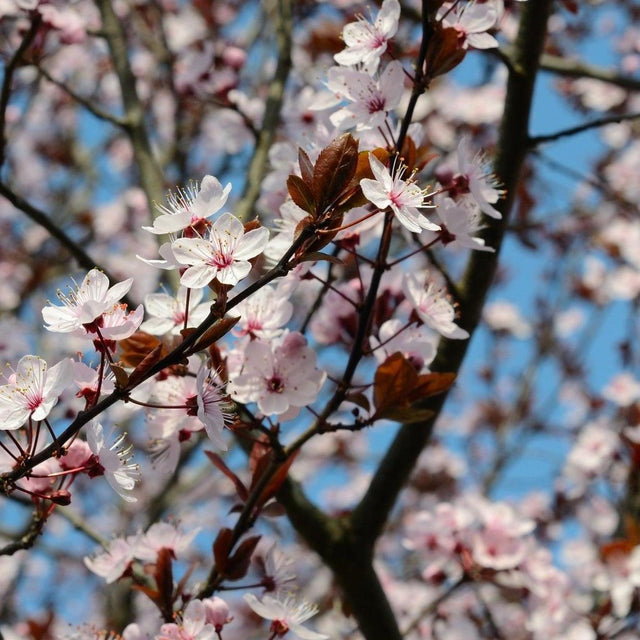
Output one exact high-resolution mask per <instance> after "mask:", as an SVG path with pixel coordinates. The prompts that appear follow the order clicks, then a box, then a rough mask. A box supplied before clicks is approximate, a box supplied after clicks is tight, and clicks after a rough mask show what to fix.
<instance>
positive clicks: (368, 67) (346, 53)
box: [334, 0, 400, 74]
mask: <svg viewBox="0 0 640 640" xmlns="http://www.w3.org/2000/svg"><path fill="white" fill-rule="evenodd" d="M399 18H400V3H399V2H398V0H384V2H383V3H382V6H381V7H380V11H379V12H378V15H377V16H376V18H375V20H374V19H372V20H371V21H367V20H366V19H365V18H364V17H360V18H358V21H357V22H350V23H349V24H347V25H346V26H345V27H344V29H343V30H342V39H343V40H344V43H345V45H346V49H344V50H343V51H340V53H336V55H335V56H334V59H335V61H336V62H337V63H338V64H341V65H347V66H353V65H356V64H360V63H361V64H362V65H363V67H364V69H365V71H366V72H367V73H369V74H373V73H375V71H376V69H377V68H378V65H379V64H380V58H381V56H382V54H384V52H385V51H386V50H387V47H388V46H389V40H391V38H393V36H394V35H395V33H396V31H397V30H398V20H399Z"/></svg>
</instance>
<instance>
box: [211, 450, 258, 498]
mask: <svg viewBox="0 0 640 640" xmlns="http://www.w3.org/2000/svg"><path fill="white" fill-rule="evenodd" d="M205 454H206V456H207V458H209V460H211V463H212V464H213V466H214V467H216V469H218V470H219V471H222V473H224V475H225V476H227V478H229V480H231V482H233V484H234V486H235V488H236V493H237V494H238V498H240V500H242V502H246V501H247V498H248V497H249V492H248V491H247V488H246V487H245V486H244V483H243V482H242V480H240V478H238V476H237V475H236V474H235V473H233V471H231V469H229V467H228V466H227V465H226V463H225V461H224V460H223V459H222V458H221V457H220V456H219V455H218V454H217V453H213V451H205Z"/></svg>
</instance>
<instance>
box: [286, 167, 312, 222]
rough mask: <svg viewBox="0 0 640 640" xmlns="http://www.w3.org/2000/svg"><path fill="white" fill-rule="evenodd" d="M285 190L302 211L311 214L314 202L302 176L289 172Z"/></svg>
mask: <svg viewBox="0 0 640 640" xmlns="http://www.w3.org/2000/svg"><path fill="white" fill-rule="evenodd" d="M287 190H288V191H289V195H290V196H291V199H292V200H293V201H294V202H295V203H296V204H297V205H298V206H299V207H300V208H301V209H302V210H304V211H306V212H307V213H310V214H312V215H313V213H314V212H315V210H316V203H315V199H314V197H313V193H312V191H311V189H310V188H309V187H308V186H307V184H306V183H305V182H304V180H303V179H302V178H299V177H298V176H296V175H294V174H291V175H290V176H289V177H288V178H287Z"/></svg>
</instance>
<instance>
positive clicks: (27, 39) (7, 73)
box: [0, 13, 42, 166]
mask: <svg viewBox="0 0 640 640" xmlns="http://www.w3.org/2000/svg"><path fill="white" fill-rule="evenodd" d="M41 22H42V16H41V15H40V14H39V13H36V14H35V16H34V17H33V21H32V22H31V27H30V28H29V31H27V33H26V34H25V36H24V38H23V39H22V42H21V43H20V46H19V47H18V48H17V49H16V52H15V53H14V54H13V57H12V58H11V60H9V62H8V63H7V64H6V65H5V67H4V77H3V79H2V89H1V90H0V166H2V165H3V164H4V160H5V149H6V146H7V136H6V130H5V129H6V124H7V107H8V106H9V98H10V96H11V83H12V82H13V74H14V73H15V71H16V69H17V68H18V65H19V64H20V62H21V61H22V56H23V54H24V52H25V51H26V50H27V49H28V48H29V46H30V45H31V43H32V42H33V39H34V38H35V37H36V34H37V33H38V29H39V28H40V24H41Z"/></svg>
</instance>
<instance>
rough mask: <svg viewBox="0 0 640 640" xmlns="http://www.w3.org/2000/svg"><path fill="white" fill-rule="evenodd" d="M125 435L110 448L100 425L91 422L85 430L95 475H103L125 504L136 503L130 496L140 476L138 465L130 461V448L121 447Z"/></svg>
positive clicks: (93, 421) (94, 421)
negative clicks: (92, 456) (93, 462)
mask: <svg viewBox="0 0 640 640" xmlns="http://www.w3.org/2000/svg"><path fill="white" fill-rule="evenodd" d="M124 438H125V435H124V434H122V435H120V436H118V437H117V438H116V440H115V441H114V443H113V444H112V445H111V446H108V445H107V443H106V441H105V437H104V433H103V429H102V425H101V424H100V423H99V422H97V421H96V420H92V421H91V423H90V424H89V428H88V430H87V442H88V443H89V448H90V449H91V451H92V453H93V454H94V456H95V457H96V464H97V465H98V470H97V473H96V475H102V474H104V476H105V478H106V480H107V482H108V483H109V485H110V486H111V488H112V489H113V490H114V491H115V492H116V493H117V494H118V495H119V496H121V497H122V498H123V499H124V500H126V501H127V502H136V501H137V498H136V497H135V496H132V495H131V493H130V492H131V491H132V490H133V489H134V487H135V485H136V480H137V479H138V477H139V475H140V471H139V469H138V465H136V464H133V463H131V462H129V461H130V459H131V451H132V447H131V446H125V447H121V445H122V444H123V442H124Z"/></svg>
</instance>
